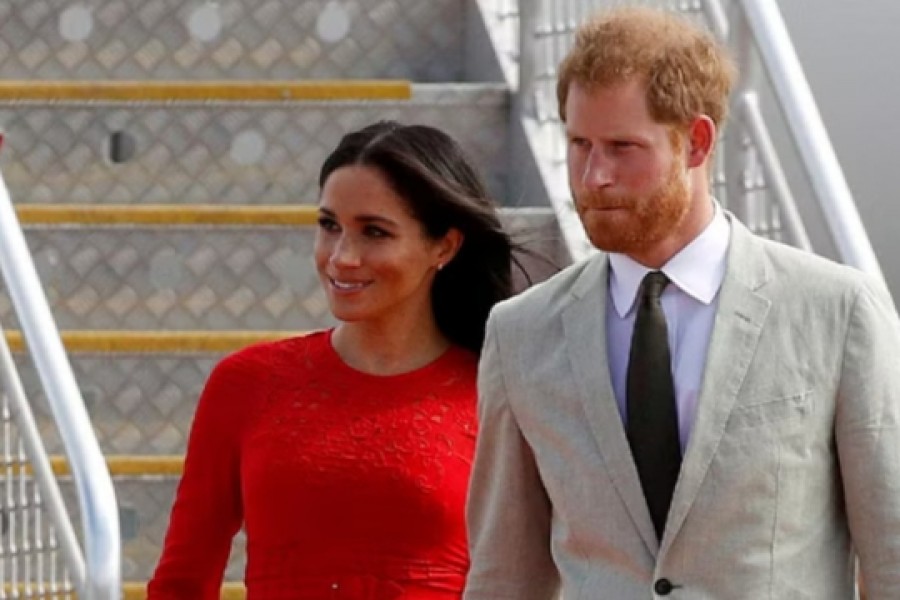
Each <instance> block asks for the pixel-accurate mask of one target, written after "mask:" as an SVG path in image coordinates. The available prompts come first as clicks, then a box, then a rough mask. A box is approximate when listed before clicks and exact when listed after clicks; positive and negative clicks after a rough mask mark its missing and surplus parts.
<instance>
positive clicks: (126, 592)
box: [122, 581, 247, 600]
mask: <svg viewBox="0 0 900 600" xmlns="http://www.w3.org/2000/svg"><path fill="white" fill-rule="evenodd" d="M246 597H247V592H246V589H245V588H244V584H243V583H237V582H226V583H224V584H222V591H221V592H220V595H219V598H220V600H244V598H246ZM146 598H147V584H146V583H139V582H133V581H129V582H127V583H124V584H122V600H146Z"/></svg>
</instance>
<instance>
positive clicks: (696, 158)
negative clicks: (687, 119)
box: [687, 115, 716, 168]
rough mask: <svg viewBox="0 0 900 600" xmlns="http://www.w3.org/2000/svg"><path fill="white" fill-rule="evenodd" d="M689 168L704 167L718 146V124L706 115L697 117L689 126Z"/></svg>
mask: <svg viewBox="0 0 900 600" xmlns="http://www.w3.org/2000/svg"><path fill="white" fill-rule="evenodd" d="M687 141H688V148H687V151H688V152H687V166H688V167H690V168H693V167H699V166H702V165H703V164H704V163H705V162H706V160H707V159H708V158H709V156H710V155H711V154H712V151H713V148H714V147H715V145H716V124H715V123H713V120H712V119H710V118H709V117H707V116H706V115H700V116H698V117H695V118H694V120H693V121H691V123H690V125H688V136H687Z"/></svg>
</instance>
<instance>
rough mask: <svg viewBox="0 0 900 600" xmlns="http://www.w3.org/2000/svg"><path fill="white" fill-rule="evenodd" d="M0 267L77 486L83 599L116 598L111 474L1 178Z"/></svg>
mask: <svg viewBox="0 0 900 600" xmlns="http://www.w3.org/2000/svg"><path fill="white" fill-rule="evenodd" d="M0 270H2V273H3V275H4V278H5V280H6V282H7V285H8V287H9V295H10V298H11V300H12V303H13V305H14V307H15V309H16V314H17V316H18V319H19V322H20V324H21V327H22V331H23V333H24V334H25V335H26V339H27V340H28V346H29V348H30V350H31V355H32V357H33V359H34V363H35V367H36V368H37V372H38V375H39V377H40V380H41V383H42V384H43V387H44V390H45V392H46V395H47V399H48V401H49V404H50V408H51V410H52V412H53V416H54V418H55V420H56V423H57V425H58V426H59V432H60V437H61V439H62V441H63V445H64V447H65V450H66V454H67V455H68V457H69V463H70V465H71V468H72V474H73V476H74V481H75V486H76V489H77V491H78V501H79V503H80V507H81V515H82V524H83V530H84V545H85V547H84V554H85V563H86V570H87V574H88V577H87V581H86V584H85V600H119V598H121V589H120V586H121V557H120V552H121V540H120V538H119V513H118V507H117V505H116V496H115V491H114V489H113V484H112V479H111V478H110V476H109V469H108V468H107V466H106V462H105V461H104V459H103V454H102V453H101V451H100V445H99V443H98V442H97V438H96V437H95V436H94V433H93V429H92V427H91V423H90V420H89V418H88V415H87V411H86V410H85V407H84V402H83V400H82V399H81V394H80V392H79V389H78V385H77V384H76V381H75V376H74V374H73V372H72V367H71V365H70V364H69V361H68V358H67V357H66V353H65V350H64V349H63V345H62V341H61V340H60V337H59V332H58V330H57V329H56V324H55V320H54V319H53V314H52V313H51V312H50V307H49V306H48V304H47V299H46V297H45V296H44V294H43V289H42V287H41V284H40V279H39V278H38V275H37V271H36V270H35V267H34V262H33V261H32V258H31V254H30V252H29V250H28V246H27V244H26V243H25V236H24V234H23V233H22V228H21V226H20V224H19V221H18V218H17V216H16V213H15V210H14V209H13V204H12V201H11V199H10V196H9V192H8V191H7V189H6V184H5V183H4V182H3V181H2V179H0Z"/></svg>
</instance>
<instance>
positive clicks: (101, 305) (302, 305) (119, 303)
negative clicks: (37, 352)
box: [0, 205, 565, 330]
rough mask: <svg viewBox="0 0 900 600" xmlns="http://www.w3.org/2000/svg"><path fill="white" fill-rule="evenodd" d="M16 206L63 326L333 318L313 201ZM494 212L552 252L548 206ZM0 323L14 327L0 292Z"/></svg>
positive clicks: (273, 323)
mask: <svg viewBox="0 0 900 600" xmlns="http://www.w3.org/2000/svg"><path fill="white" fill-rule="evenodd" d="M18 211H19V216H20V219H21V221H22V223H23V225H24V227H25V228H26V238H27V240H28V243H29V246H30V248H31V251H32V254H33V256H34V259H35V263H36V265H37V268H38V274H39V275H40V277H41V281H42V283H43V285H44V289H45V292H46V294H47V297H48V299H49V301H50V304H51V309H52V311H53V314H54V317H55V319H56V322H57V325H58V326H59V327H60V328H61V329H79V330H81V329H101V330H109V329H149V330H178V329H191V330H200V329H210V330H239V329H267V330H268V329H275V330H279V329H284V330H306V329H316V328H322V327H328V326H330V325H333V324H334V321H333V320H332V318H331V317H330V315H329V313H328V306H327V302H326V299H325V297H324V294H323V292H322V290H321V287H320V285H319V281H318V277H317V276H316V274H315V269H314V267H313V264H312V250H313V239H314V235H315V228H314V227H313V226H312V224H313V223H314V222H315V220H316V215H317V212H316V209H315V207H312V206H310V205H305V206H299V205H295V206H233V207H230V206H208V205H204V206H188V205H165V206H119V205H115V206H90V205H72V206H66V205H63V206H60V205H53V206H49V205H25V206H22V205H20V206H19V208H18ZM501 215H502V218H503V221H504V224H505V225H506V226H507V227H508V229H509V230H510V231H512V232H514V233H515V234H516V235H517V236H521V237H523V238H525V239H526V241H529V242H530V244H529V247H530V248H532V249H534V250H536V251H539V252H542V253H544V254H547V255H549V256H551V257H553V258H559V256H560V252H561V248H562V246H561V243H560V235H559V232H558V226H557V222H556V217H555V215H554V213H553V211H552V209H550V208H543V209H538V208H532V209H524V208H523V209H504V210H503V211H501ZM267 223H269V224H267ZM560 262H565V261H564V260H561V261H560ZM535 267H536V268H537V267H540V265H535ZM535 274H536V275H537V277H538V278H539V279H540V278H543V275H544V274H543V273H541V272H537V273H535ZM0 321H2V323H3V324H4V326H5V327H8V328H15V327H17V323H16V319H15V315H14V313H13V311H12V308H11V306H10V301H9V299H8V297H7V296H6V294H5V292H3V293H0Z"/></svg>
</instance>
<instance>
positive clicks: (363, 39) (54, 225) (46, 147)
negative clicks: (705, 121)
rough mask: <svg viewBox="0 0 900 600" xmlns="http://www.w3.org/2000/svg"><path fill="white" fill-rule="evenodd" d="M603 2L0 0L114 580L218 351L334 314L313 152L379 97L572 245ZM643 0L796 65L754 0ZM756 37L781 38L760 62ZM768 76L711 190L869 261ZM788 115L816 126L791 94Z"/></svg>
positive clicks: (753, 52)
mask: <svg viewBox="0 0 900 600" xmlns="http://www.w3.org/2000/svg"><path fill="white" fill-rule="evenodd" d="M759 1H760V4H762V5H767V6H769V5H771V3H770V2H769V1H768V0H765V1H763V0H759ZM616 3H618V2H612V1H596V2H590V1H586V0H537V1H535V2H531V3H524V2H523V3H521V5H520V2H518V1H516V0H427V1H423V0H292V1H288V0H218V1H212V0H209V1H207V0H193V1H191V2H183V1H181V0H8V1H7V2H4V3H0V130H2V132H3V134H4V143H3V148H2V151H0V171H2V173H3V176H4V178H5V180H6V182H7V184H8V187H9V191H10V195H11V196H12V198H13V200H14V201H15V202H16V206H17V213H18V217H19V220H20V221H21V223H22V225H23V226H24V229H25V232H26V237H27V241H28V245H29V247H30V250H31V253H32V256H33V257H34V261H35V263H36V265H37V271H38V273H39V275H40V278H41V282H42V284H43V287H44V289H45V291H46V294H47V297H48V299H49V302H50V306H51V308H52V312H53V316H54V318H55V320H56V323H57V324H58V326H59V328H60V329H61V330H62V340H63V342H64V344H65V347H66V348H67V350H68V353H69V360H70V362H71V364H72V368H73V370H74V375H75V379H76V380H77V382H78V386H79V388H80V391H81V394H82V396H83V398H84V402H85V405H86V407H87V410H88V412H89V415H90V419H91V424H92V426H93V429H94V432H95V433H96V436H97V438H98V440H99V444H100V447H101V449H102V450H103V452H104V454H105V456H106V459H107V463H108V465H109V469H110V471H111V473H112V476H113V481H114V484H115V490H116V495H117V498H118V508H119V511H118V512H119V520H120V524H121V543H122V554H121V558H122V565H121V574H122V578H123V579H124V580H125V583H124V585H123V589H124V595H125V597H128V598H143V585H144V582H145V581H146V579H147V578H148V577H149V575H150V574H151V572H152V569H153V567H154V565H155V562H156V560H157V559H158V556H159V550H160V544H161V542H162V536H163V534H164V532H165V528H166V525H167V522H168V512H169V509H170V506H171V502H172V498H173V495H174V491H175V487H176V485H177V482H178V477H179V475H180V472H181V461H182V453H183V452H184V448H185V442H186V436H187V432H188V428H189V426H190V421H191V418H192V415H193V412H194V408H195V406H196V400H197V398H198V396H199V393H200V390H201V387H202V385H203V383H204V381H205V379H206V377H207V375H208V373H209V371H210V369H211V368H212V366H213V365H214V364H215V362H216V361H217V360H219V359H220V358H221V357H222V356H223V355H224V354H225V353H227V352H229V351H231V350H234V349H236V348H239V347H241V346H244V345H247V344H248V343H251V342H253V341H256V340H260V339H271V338H276V337H280V336H285V335H289V334H292V333H293V332H297V331H305V330H310V329H315V328H320V327H326V326H329V325H331V324H332V321H331V319H330V317H329V316H328V311H327V304H326V302H325V298H324V296H323V294H322V292H321V291H320V290H319V286H318V282H317V279H316V276H315V273H314V270H313V268H312V261H311V248H312V239H313V233H314V231H313V229H312V227H311V225H312V224H313V222H314V205H315V202H316V194H317V190H316V175H317V171H318V168H319V166H320V164H321V162H322V159H323V158H324V156H325V155H326V153H327V152H328V151H329V150H330V149H331V148H333V147H334V145H335V144H336V143H337V141H338V139H339V138H340V136H341V135H343V134H344V133H346V132H347V131H349V130H351V129H354V128H357V127H359V126H362V125H364V124H367V123H370V122H372V121H375V120H377V119H384V118H392V119H398V120H401V121H405V122H419V123H428V124H432V125H437V126H439V127H441V128H443V129H445V130H447V131H448V132H449V133H451V134H452V135H453V136H454V137H456V138H457V139H459V140H460V141H461V142H462V145H463V146H464V148H465V149H466V150H467V151H468V152H469V154H470V155H471V156H472V157H473V159H474V161H475V162H476V164H478V165H479V166H480V167H481V169H482V170H483V172H484V174H485V176H486V179H487V182H488V184H489V188H490V190H491V191H492V193H493V194H494V195H495V196H496V197H497V198H498V199H500V201H501V202H502V203H503V204H504V205H505V206H506V208H505V209H504V219H505V220H506V222H507V224H508V225H509V226H510V228H511V229H513V230H514V231H518V232H527V233H528V235H529V237H530V238H531V239H532V240H535V241H536V244H537V248H538V249H539V250H541V251H543V252H544V253H545V254H547V255H549V256H550V257H551V258H554V259H556V260H557V261H559V262H560V263H566V262H568V261H570V260H571V259H572V257H576V258H577V257H580V256H582V255H583V254H584V253H585V252H587V251H589V249H588V248H587V247H586V245H585V240H584V236H583V233H582V232H581V230H580V225H578V223H577V219H576V218H575V216H574V213H573V211H572V210H571V206H570V201H569V197H568V188H567V185H566V183H565V177H564V169H563V160H562V159H563V157H562V154H561V148H562V146H561V143H560V141H561V133H560V131H559V123H558V118H557V117H556V115H555V107H554V106H553V102H552V93H550V91H549V90H550V89H551V88H550V86H551V85H552V80H553V79H554V77H555V71H554V69H555V65H556V63H557V61H558V59H559V58H560V57H561V55H562V53H563V52H564V51H565V49H566V48H567V43H568V41H567V40H568V38H567V36H570V35H571V32H572V30H573V28H574V27H575V26H576V25H577V23H578V21H579V19H580V18H581V17H582V16H583V15H584V14H586V13H587V12H588V11H589V10H591V9H592V8H595V7H599V6H602V5H609V4H616ZM643 3H644V4H656V5H660V6H666V7H668V8H671V9H674V10H684V11H687V12H689V13H690V14H692V15H694V16H695V17H696V18H698V19H703V20H705V21H706V22H707V23H709V24H710V26H711V27H713V29H714V30H715V31H716V32H717V33H719V34H720V35H722V36H728V37H729V39H731V40H732V43H733V44H734V45H736V46H737V47H738V48H743V49H745V50H747V52H745V53H743V54H740V53H739V55H740V56H741V57H742V60H744V59H746V64H745V65H744V66H746V67H747V69H746V70H747V72H748V73H750V74H751V75H752V72H753V71H754V70H756V69H757V68H759V66H760V64H762V66H763V67H764V68H763V70H764V71H765V70H766V68H768V67H769V66H771V65H769V63H771V64H776V63H778V61H781V64H782V65H784V64H793V63H790V62H789V61H788V62H787V63H785V62H784V56H785V54H784V53H785V52H786V50H785V49H784V48H783V47H782V46H783V40H780V39H776V38H774V37H772V36H771V35H770V34H767V33H765V30H769V31H770V33H771V31H775V32H776V33H778V31H780V30H778V29H777V27H775V29H774V30H773V29H772V23H770V22H767V21H766V19H773V18H775V17H773V16H772V14H771V13H768V14H767V15H765V16H760V14H756V13H752V12H750V13H748V12H746V11H744V8H745V5H750V4H752V2H749V1H748V2H743V1H741V0H732V1H730V2H729V1H724V2H719V1H699V0H679V1H678V2H665V1H662V0H660V1H658V2H643ZM776 16H777V14H776ZM776 25H777V23H776ZM776 42H777V44H781V45H782V46H779V47H778V48H777V49H775V50H772V48H771V47H770V46H771V45H772V44H776ZM777 44H776V45H777ZM772 52H774V56H775V57H776V59H777V60H775V59H767V58H766V55H767V54H771V53H772ZM760 56H762V59H760ZM787 56H788V58H790V54H788V55H787ZM773 61H774V62H773ZM800 75H801V76H802V72H801V73H800ZM786 76H787V80H786V82H785V81H784V80H783V81H781V82H780V83H779V79H778V78H777V77H775V78H770V79H767V80H765V81H764V80H762V79H756V78H753V77H749V78H748V79H746V80H745V81H744V83H743V87H742V92H743V93H744V95H740V96H737V98H736V103H737V104H736V110H735V111H734V114H735V115H736V117H737V118H736V119H735V123H734V124H733V125H731V126H730V128H729V133H728V134H727V135H730V137H729V138H726V139H725V140H724V141H723V148H724V149H725V150H724V151H723V152H722V153H721V154H722V156H721V157H720V169H719V171H718V173H717V174H716V180H715V183H716V185H717V196H718V197H719V198H720V200H722V201H723V202H724V203H726V204H727V205H728V206H729V208H731V209H732V210H734V211H735V212H737V213H738V214H739V215H741V216H742V217H744V218H745V220H747V221H748V223H749V224H750V225H752V226H753V227H754V228H755V229H756V230H757V231H759V232H761V233H764V234H765V235H769V236H771V237H776V238H779V239H784V240H785V241H789V242H792V243H797V244H798V245H805V244H804V243H803V239H804V236H805V229H804V228H803V224H804V223H806V222H808V221H809V220H810V219H811V218H812V219H815V218H821V217H815V216H813V217H811V216H810V215H811V214H812V213H814V212H816V211H819V212H825V213H826V214H828V213H835V212H836V214H838V215H839V216H840V219H829V222H831V220H834V221H839V220H842V221H843V222H844V224H845V225H846V224H849V228H848V227H844V228H843V229H842V228H841V225H840V224H838V225H835V226H833V227H832V230H831V231H832V235H831V240H830V241H829V242H828V243H827V244H826V246H827V248H826V249H825V251H824V253H826V254H828V253H829V252H832V250H830V248H832V247H834V248H836V249H835V250H833V253H834V254H836V255H837V256H838V257H844V258H845V259H846V260H847V261H848V262H852V263H854V264H858V265H859V266H862V267H863V268H869V269H870V270H875V271H877V262H875V261H874V259H873V257H872V256H871V255H870V249H868V250H867V240H865V239H864V235H863V237H862V239H860V237H859V230H858V229H857V228H856V225H855V223H858V218H857V220H856V221H854V218H853V217H854V214H855V212H854V210H853V208H852V199H849V195H848V194H845V193H844V192H843V190H842V188H841V186H840V183H841V182H842V179H841V178H840V177H839V169H838V170H837V174H838V176H836V175H835V171H834V167H835V165H833V164H831V162H829V161H828V159H827V152H828V148H825V149H824V150H823V148H822V147H821V135H819V137H818V138H816V139H815V140H813V141H814V142H815V143H814V144H811V145H812V146H816V147H815V148H812V149H809V148H807V152H806V154H805V155H804V156H803V157H801V159H800V162H801V163H803V165H804V166H805V168H806V169H807V171H809V172H810V173H812V175H811V177H812V178H813V179H814V180H816V181H818V179H817V178H821V177H822V174H823V173H824V174H825V176H826V180H827V183H826V184H824V185H822V184H821V183H817V184H816V185H815V186H813V187H815V188H816V189H819V190H824V191H825V192H826V193H825V199H824V200H821V199H818V204H817V205H814V206H813V207H812V209H810V208H809V206H805V205H803V203H799V207H798V205H797V203H795V202H794V200H793V199H792V197H791V196H790V195H788V194H785V193H784V187H785V185H782V184H786V181H785V177H784V173H783V171H782V168H781V166H780V163H779V161H778V159H777V156H775V157H774V158H773V156H774V154H773V152H772V150H773V149H772V148H770V147H769V146H768V145H767V144H766V139H768V138H767V137H766V136H767V135H768V133H767V132H768V131H769V130H771V129H772V128H773V127H775V128H777V127H778V125H777V124H776V125H774V126H773V125H769V129H766V128H765V127H762V128H761V127H759V126H758V125H759V124H758V123H757V122H756V121H755V119H756V116H757V113H756V112H754V110H755V109H754V108H753V106H752V101H748V100H747V98H748V96H747V95H746V93H748V92H756V91H758V90H759V91H760V97H762V98H764V99H768V98H770V97H772V96H776V97H777V98H779V102H780V103H781V104H782V105H783V104H785V103H787V104H789V105H790V104H791V103H792V102H793V101H792V100H791V98H795V99H796V97H797V89H800V92H801V96H802V92H803V88H802V86H801V87H800V88H797V87H796V86H797V74H796V72H795V71H793V70H790V69H789V70H788V72H787V74H786ZM770 81H771V82H774V83H769V82H770ZM803 83H805V82H803ZM766 86H768V87H766ZM773 86H774V88H778V89H776V90H775V92H774V93H773V92H772V87H773ZM807 92H808V90H807ZM804 98H805V96H804ZM751 100H752V98H751ZM804 102H806V101H805V100H804ZM764 108H765V107H764ZM794 108H796V107H794ZM813 109H814V105H813ZM788 113H789V114H793V115H795V117H794V118H800V117H796V115H797V114H799V115H801V117H802V118H804V119H806V120H805V121H804V122H805V123H806V124H807V126H809V127H812V128H813V130H814V131H816V132H820V131H821V132H824V129H817V128H820V126H821V123H819V122H818V121H817V118H818V115H817V114H814V112H813V113H812V114H811V113H810V110H809V106H808V102H807V103H801V105H800V111H799V113H796V112H791V111H790V110H789V111H788ZM768 114H769V113H768V112H766V115H767V116H768ZM810 123H811V124H812V125H810ZM824 139H825V141H826V142H827V136H826V137H825V138H824ZM770 141H771V140H770ZM801 143H802V140H801ZM808 145H809V144H808ZM829 148H830V147H829ZM823 152H824V153H825V162H824V163H823V162H822V156H823V155H822V153H823ZM801 154H802V152H801ZM823 164H824V165H825V167H824V170H823V166H822V165H823ZM810 165H812V166H810ZM817 198H818V197H817ZM829 198H830V199H829ZM835 198H837V199H835ZM848 199H849V200H850V201H849V207H848V202H847V201H848ZM795 215H799V216H800V227H799V228H798V227H797V222H796V219H794V218H793V217H794V216H795ZM848 215H849V216H848ZM835 227H836V229H835ZM560 230H562V232H561V231H560ZM835 231H836V232H837V233H834V232H835ZM812 237H814V238H815V237H816V236H812ZM816 241H818V240H817V239H814V242H816ZM848 248H849V250H848ZM817 249H819V248H817ZM544 274H545V273H544ZM541 276H542V274H541V273H537V277H538V278H540V277H541ZM0 323H2V324H3V326H4V327H5V328H6V330H7V334H6V337H7V339H8V341H9V344H10V347H11V349H12V350H13V352H14V353H15V356H16V362H17V364H18V367H19V371H20V372H21V374H22V381H23V389H24V392H25V395H26V396H27V397H28V399H29V401H30V403H31V406H32V407H33V410H34V413H35V422H36V425H37V428H38V430H39V431H40V434H41V438H42V439H43V441H44V444H45V446H46V448H47V452H49V453H50V454H51V455H53V457H52V460H51V461H50V465H51V467H52V469H53V470H54V472H55V473H56V474H57V476H58V477H59V478H60V481H61V485H62V497H63V498H64V500H65V503H66V505H67V507H68V512H69V514H70V515H72V516H73V517H74V519H75V525H76V531H81V529H80V521H79V519H80V518H81V517H80V516H79V515H80V514H81V513H80V510H79V502H78V498H77V495H78V494H77V493H76V488H77V486H76V483H75V480H73V479H72V477H71V475H70V471H71V469H70V467H69V466H68V465H67V463H66V461H64V460H62V458H61V455H62V454H63V453H64V451H65V447H64V446H65V444H64V443H63V440H62V439H61V436H60V434H59V431H58V427H57V426H56V425H55V421H54V416H53V414H52V412H53V411H52V410H51V408H50V405H49V404H48V402H47V399H46V397H45V394H44V392H43V391H42V386H41V385H39V383H38V377H37V375H36V373H35V369H34V365H33V363H32V361H30V360H29V359H28V357H27V355H26V354H25V353H24V352H23V350H24V347H25V345H24V342H23V339H22V336H21V334H20V333H19V332H18V331H17V330H18V329H19V327H20V322H19V318H18V317H17V312H16V311H15V310H13V306H12V303H11V301H10V298H9V296H8V295H6V293H5V292H2V293H0ZM0 475H2V474H0ZM6 479H7V480H8V479H9V477H8V476H7V478H6ZM7 480H4V479H3V477H2V476H0V483H4V484H6V485H9V482H8V481H7ZM116 525H117V527H118V524H116ZM4 548H5V547H4ZM7 557H8V552H7V554H2V555H0V598H4V597H7V596H5V595H4V594H6V593H7V591H5V590H7V588H8V587H9V581H10V580H9V579H8V578H7V575H4V571H3V570H2V567H3V565H4V564H5V563H4V561H5V560H7ZM243 564H244V556H243V539H242V538H241V537H240V536H238V538H237V539H236V540H235V544H234V551H233V553H232V558H231V561H230V563H229V566H228V569H227V572H226V580H227V581H228V582H229V583H227V584H226V586H225V589H224V590H223V597H227V598H239V597H242V592H241V587H242V586H241V585H240V583H239V582H240V580H241V578H242V572H243ZM88 575H89V576H90V573H89V574H88ZM34 597H43V596H34ZM48 597H49V596H48ZM53 597H71V596H64V595H62V596H53Z"/></svg>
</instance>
